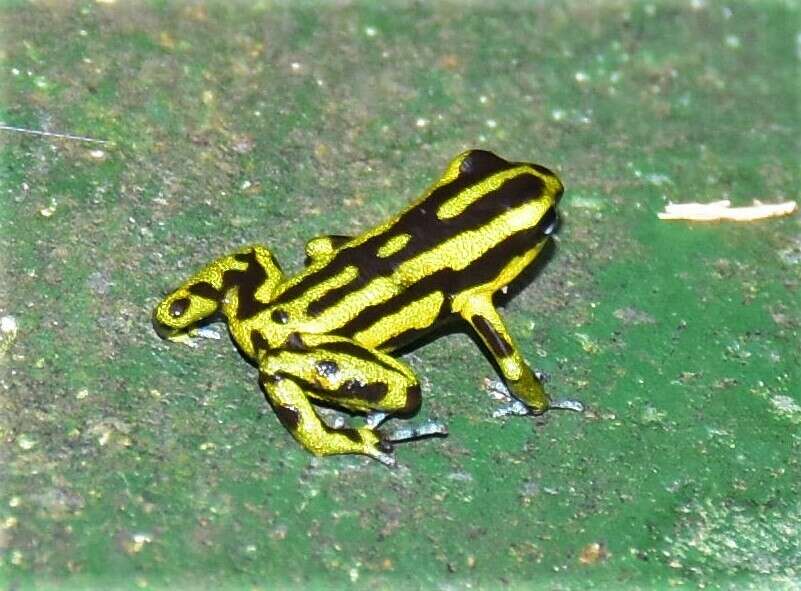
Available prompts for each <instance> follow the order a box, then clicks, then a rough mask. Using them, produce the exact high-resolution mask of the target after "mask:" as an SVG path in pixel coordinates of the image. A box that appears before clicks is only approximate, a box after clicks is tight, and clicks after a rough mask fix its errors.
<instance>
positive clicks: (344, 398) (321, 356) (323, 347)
mask: <svg viewBox="0 0 801 591" xmlns="http://www.w3.org/2000/svg"><path fill="white" fill-rule="evenodd" d="M299 338H300V339H301V340H302V342H303V344H304V349H303V350H301V351H292V350H281V351H279V352H277V353H275V354H273V355H271V356H270V358H269V359H266V360H265V369H266V371H268V372H269V373H271V374H281V375H288V376H290V377H293V378H295V379H296V380H297V381H298V382H299V383H302V384H307V385H308V387H307V388H306V390H307V392H308V394H309V396H311V397H312V398H314V399H316V400H321V401H323V402H326V403H329V404H334V405H336V406H340V407H342V408H346V409H348V410H352V411H359V412H368V411H381V412H384V413H388V414H395V415H404V416H406V415H411V414H414V413H415V412H417V409H418V408H419V407H420V403H421V399H422V397H421V394H420V384H419V383H418V381H417V378H416V377H415V375H414V373H413V372H412V371H411V369H409V367H408V366H406V365H405V364H403V363H401V362H400V361H398V360H397V359H395V358H394V357H391V356H390V355H387V354H386V353H382V352H380V351H378V350H376V349H371V348H368V347H363V346H362V345H359V344H358V343H356V342H355V341H352V340H350V339H346V338H343V337H335V336H331V335H299Z"/></svg>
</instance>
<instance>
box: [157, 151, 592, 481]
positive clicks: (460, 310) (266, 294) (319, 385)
mask: <svg viewBox="0 0 801 591" xmlns="http://www.w3.org/2000/svg"><path fill="white" fill-rule="evenodd" d="M563 192H564V186H563V184H562V182H561V181H560V179H559V178H558V177H557V175H556V174H555V173H554V172H552V171H551V170H550V169H548V168H546V167H545V166H542V165H539V164H532V163H526V162H511V161H507V160H505V159H503V158H501V157H500V156H497V155H496V154H494V153H493V152H490V151H487V150H480V149H473V150H468V151H465V152H463V153H461V154H459V155H458V156H456V157H455V158H454V159H453V160H452V161H451V162H450V163H449V164H448V166H447V168H446V169H445V171H444V173H443V174H442V175H441V176H440V178H439V179H438V180H436V181H435V182H434V183H433V184H432V185H431V186H430V187H429V188H428V189H427V190H425V191H424V192H423V194H422V195H421V196H420V197H419V198H418V199H416V200H415V201H413V202H412V203H411V204H410V205H408V206H407V207H405V208H404V209H402V210H401V211H400V213H398V214H396V215H394V216H392V217H391V218H390V219H388V220H386V221H385V222H383V223H380V224H378V225H376V226H375V227H372V228H370V229H368V230H367V231H364V232H362V233H360V234H358V235H355V236H346V235H323V236H318V237H315V238H312V239H311V240H309V241H308V242H307V243H306V247H305V254H306V261H305V267H304V268H303V269H302V270H301V271H299V272H297V273H295V274H291V275H287V274H285V273H284V271H283V270H282V267H281V265H280V264H279V262H278V261H277V260H276V258H275V256H274V255H273V254H272V252H271V251H270V249H269V248H268V247H267V246H264V245H261V244H251V245H247V246H244V247H242V248H240V249H238V250H236V251H235V252H233V253H230V254H227V255H225V256H221V257H219V258H217V259H215V260H213V261H212V262H210V263H208V264H207V265H206V266H205V267H203V268H201V269H200V270H199V271H197V272H196V273H195V274H194V275H192V276H191V277H190V278H189V279H188V280H186V281H185V282H184V283H183V284H181V285H180V286H179V287H178V288H177V289H175V290H172V291H171V292H169V293H168V294H167V295H166V296H165V297H164V298H163V299H162V300H161V301H160V302H159V303H158V305H157V306H156V307H155V309H154V311H153V318H152V321H153V326H154V327H155V330H156V332H157V333H158V334H159V335H160V336H161V337H162V338H165V339H170V340H177V339H178V338H181V337H185V336H186V335H187V334H189V333H190V332H191V331H192V330H194V329H196V328H197V327H199V326H205V325H206V324H207V323H209V322H212V321H214V320H218V319H221V320H222V321H224V322H225V324H226V325H227V328H228V332H229V333H230V336H231V338H232V340H233V341H234V343H235V345H236V347H237V348H238V349H239V351H240V352H241V353H242V355H243V356H244V357H245V358H246V359H247V360H248V361H250V362H251V363H252V364H253V365H255V366H256V368H257V369H258V372H259V384H260V386H261V389H262V390H263V392H264V395H265V397H266V399H267V401H268V402H269V404H270V406H271V407H272V409H273V411H274V413H275V415H276V416H277V418H278V421H279V422H280V423H281V424H282V425H283V426H284V427H285V429H286V430H287V431H289V433H291V435H292V436H293V437H294V438H295V439H296V440H297V442H298V443H299V444H300V445H302V446H303V447H304V448H305V449H307V450H308V451H310V452H312V453H313V454H315V455H318V456H327V455H333V454H361V455H364V456H368V457H370V458H373V459H376V460H378V461H380V462H381V463H383V464H385V465H388V466H392V465H394V464H395V455H394V444H395V443H397V442H398V441H401V440H404V439H413V438H417V437H422V436H428V435H444V434H446V433H447V428H446V427H444V426H443V425H441V424H438V423H436V422H431V423H429V424H427V425H424V426H422V427H420V428H410V429H407V430H405V431H404V430H403V429H401V430H400V431H399V432H398V433H397V434H395V435H394V436H389V435H387V434H385V433H384V432H383V430H382V429H381V428H379V427H381V423H383V422H384V421H385V420H388V419H389V418H392V419H405V418H409V417H411V416H413V415H415V414H416V413H417V411H418V410H419V409H420V407H421V404H422V392H421V386H420V381H419V379H418V377H417V376H416V374H415V372H414V371H412V369H411V368H410V366H409V365H408V364H407V363H405V362H404V361H402V360H401V359H399V358H398V357H397V353H398V352H399V351H402V350H406V349H408V347H409V346H410V345H413V344H415V343H417V342H419V341H420V340H421V339H425V337H426V335H431V334H432V331H436V330H437V329H438V328H440V327H442V326H444V325H445V324H446V323H448V322H449V321H451V320H454V319H456V320H457V321H460V322H462V324H463V325H464V327H465V328H467V329H468V330H472V331H473V332H474V334H475V336H477V337H478V340H479V341H480V342H481V343H483V346H484V348H485V350H486V352H488V353H489V356H490V357H491V359H492V360H493V361H494V364H495V366H496V367H497V369H498V370H499V372H500V374H501V376H502V378H503V384H505V389H506V392H507V393H508V394H510V395H511V396H510V398H511V399H512V400H514V401H515V403H516V404H517V407H518V409H520V408H522V409H523V410H522V412H518V413H517V414H531V415H540V414H542V413H545V412H546V411H548V410H551V409H567V410H574V411H581V410H582V405H581V403H580V402H578V401H576V400H570V399H559V400H557V399H552V398H551V397H550V396H549V395H548V394H547V393H546V390H545V388H544V386H543V382H544V380H543V379H541V378H542V376H541V375H540V374H539V373H537V372H535V371H534V370H532V369H531V368H530V366H529V365H528V363H527V362H526V360H525V359H524V357H523V354H522V353H521V350H520V348H519V346H518V345H517V344H516V342H515V340H514V339H513V338H512V336H511V333H510V332H509V330H508V329H507V327H506V324H505V322H504V320H503V318H502V317H501V315H500V313H499V311H498V307H497V306H496V304H495V302H494V297H495V296H496V294H497V293H498V292H505V291H506V290H507V287H508V286H509V284H510V283H511V282H512V281H513V280H514V279H515V278H517V277H518V276H519V275H520V274H521V273H522V272H523V271H524V270H525V269H526V268H528V267H529V266H530V265H531V263H532V262H533V261H534V260H535V259H536V258H537V257H538V255H540V253H541V252H542V251H543V248H544V247H545V245H546V244H547V243H548V241H549V240H550V239H551V237H552V236H553V234H554V233H555V231H556V229H557V227H558V222H559V217H558V214H557V210H556V207H557V204H558V201H559V199H560V198H561V196H562V194H563ZM434 334H435V333H434ZM393 354H395V355H393ZM320 407H334V408H337V409H341V410H344V411H346V412H348V413H352V414H355V415H362V416H364V417H365V421H364V424H363V425H362V426H351V425H348V426H337V425H334V426H332V425H330V424H329V423H328V422H327V421H326V420H324V418H323V417H322V416H321V413H320Z"/></svg>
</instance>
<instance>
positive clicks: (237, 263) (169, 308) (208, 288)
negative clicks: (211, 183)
mask: <svg viewBox="0 0 801 591" xmlns="http://www.w3.org/2000/svg"><path fill="white" fill-rule="evenodd" d="M282 278H283V274H282V273H281V269H280V268H279V267H278V263H277V262H276V260H275V258H274V257H273V256H272V254H270V251H269V250H267V249H266V248H264V247H262V246H251V247H247V248H243V249H242V250H240V251H238V252H236V253H234V254H231V255H228V256H225V257H222V258H219V259H217V260H215V261H214V262H212V263H210V264H209V265H207V266H206V267H204V268H203V269H202V270H201V271H200V272H199V273H197V274H195V275H194V276H193V277H192V278H191V279H189V281H187V282H186V283H184V284H183V285H181V286H180V287H179V288H178V289H176V290H175V291H173V292H171V293H169V294H167V295H166V296H165V297H164V299H162V300H161V302H159V304H158V305H157V306H156V308H155V310H153V327H154V328H155V330H156V332H157V333H158V334H159V336H161V337H162V338H165V339H171V338H175V337H177V336H180V335H182V334H185V333H186V332H188V331H189V330H190V329H192V328H194V327H196V326H198V325H201V324H204V323H207V322H212V321H214V320H215V319H216V318H217V317H218V316H219V315H220V314H223V315H225V316H230V315H231V313H232V312H236V310H237V309H238V308H240V307H245V306H247V307H248V309H253V308H254V307H258V306H259V304H261V303H263V302H267V301H269V299H270V295H271V294H272V291H273V289H274V288H275V286H276V285H278V283H280V282H281V280H282ZM234 292H235V293H234ZM257 296H258V297H257Z"/></svg>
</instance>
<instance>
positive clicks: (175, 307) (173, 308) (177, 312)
mask: <svg viewBox="0 0 801 591" xmlns="http://www.w3.org/2000/svg"><path fill="white" fill-rule="evenodd" d="M188 307H189V298H179V299H177V300H175V301H174V302H173V303H172V304H170V316H172V317H173V318H179V317H181V316H183V314H184V312H186V309H187V308H188Z"/></svg>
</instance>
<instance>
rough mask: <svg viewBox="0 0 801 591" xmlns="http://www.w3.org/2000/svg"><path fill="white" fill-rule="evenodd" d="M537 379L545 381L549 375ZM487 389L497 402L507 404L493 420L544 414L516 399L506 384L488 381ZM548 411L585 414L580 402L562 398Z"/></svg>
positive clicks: (494, 415) (552, 403) (539, 374)
mask: <svg viewBox="0 0 801 591" xmlns="http://www.w3.org/2000/svg"><path fill="white" fill-rule="evenodd" d="M537 378H538V379H540V380H543V381H545V380H546V379H547V378H548V376H547V374H543V373H540V372H537ZM486 389H487V391H488V392H489V394H490V396H492V397H493V398H494V399H495V400H501V401H503V402H504V403H505V404H504V405H503V406H501V407H500V408H498V409H496V410H495V411H493V413H492V416H493V418H498V417H506V416H509V415H513V416H526V415H532V414H542V412H538V411H535V410H534V409H532V408H529V407H528V406H526V405H525V404H524V403H523V402H522V401H520V400H518V399H517V398H515V397H514V396H513V395H512V394H511V393H510V392H509V388H507V387H506V384H504V383H503V382H501V381H498V380H487V381H486ZM547 410H572V411H574V412H583V411H584V404H582V403H581V401H579V400H572V399H569V398H565V399H562V398H560V399H557V400H551V401H550V402H549V403H548V408H547Z"/></svg>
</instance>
